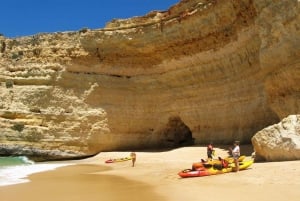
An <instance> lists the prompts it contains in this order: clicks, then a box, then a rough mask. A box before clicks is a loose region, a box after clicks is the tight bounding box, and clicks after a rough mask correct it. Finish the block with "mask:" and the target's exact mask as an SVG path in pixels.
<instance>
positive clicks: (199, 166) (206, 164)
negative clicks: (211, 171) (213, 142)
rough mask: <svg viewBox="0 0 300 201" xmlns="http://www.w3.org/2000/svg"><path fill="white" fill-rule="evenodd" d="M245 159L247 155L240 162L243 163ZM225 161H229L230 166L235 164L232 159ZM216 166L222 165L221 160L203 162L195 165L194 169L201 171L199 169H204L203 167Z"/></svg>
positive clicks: (240, 158)
mask: <svg viewBox="0 0 300 201" xmlns="http://www.w3.org/2000/svg"><path fill="white" fill-rule="evenodd" d="M245 158H246V156H245V155H242V156H240V157H239V162H242V161H243V160H244V159H245ZM224 160H225V161H227V163H229V164H230V163H233V162H234V160H233V158H232V157H227V158H224ZM214 164H221V160H220V159H214V160H210V161H204V160H202V162H196V163H193V165H192V169H199V168H202V167H210V166H212V165H214Z"/></svg>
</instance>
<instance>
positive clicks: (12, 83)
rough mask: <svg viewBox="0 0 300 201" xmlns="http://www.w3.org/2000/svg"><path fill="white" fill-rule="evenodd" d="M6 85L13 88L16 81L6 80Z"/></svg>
mask: <svg viewBox="0 0 300 201" xmlns="http://www.w3.org/2000/svg"><path fill="white" fill-rule="evenodd" d="M5 85H6V88H12V87H13V86H14V81H12V80H6V82H5Z"/></svg>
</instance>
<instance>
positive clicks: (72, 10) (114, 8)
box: [0, 0, 180, 38]
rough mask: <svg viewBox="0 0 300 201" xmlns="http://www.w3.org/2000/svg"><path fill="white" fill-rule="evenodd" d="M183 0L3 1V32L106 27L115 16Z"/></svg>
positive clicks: (7, 34)
mask: <svg viewBox="0 0 300 201" xmlns="http://www.w3.org/2000/svg"><path fill="white" fill-rule="evenodd" d="M179 1H180V0H84V1H83V0H2V1H1V11H0V34H3V35H4V36H5V37H9V38H14V37H20V36H29V35H34V34H37V33H51V32H63V31H78V30H80V29H82V28H90V29H97V28H103V27H104V26H105V24H106V23H107V22H109V21H111V20H112V19H116V18H117V19H120V18H121V19H124V18H130V17H134V16H143V15H145V14H147V13H148V12H150V11H152V10H159V11H163V10H167V9H168V8H169V7H170V6H172V5H174V4H176V3H178V2H179Z"/></svg>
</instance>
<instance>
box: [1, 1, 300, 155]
mask: <svg viewBox="0 0 300 201" xmlns="http://www.w3.org/2000/svg"><path fill="white" fill-rule="evenodd" d="M299 22H300V19H299V8H298V2H297V1H275V0H273V1H271V0H264V1H263V0H256V1H255V0H254V1H251V0H241V1H237V0H230V1H215V0H214V1H213V0H207V1H201V0H186V1H181V2H180V3H178V4H176V5H174V6H173V7H171V8H170V9H169V10H168V11H165V12H156V11H154V12H151V13H148V14H147V15H145V16H143V17H135V18H131V19H126V20H114V21H112V22H110V23H108V24H107V26H106V27H105V28H104V29H99V30H89V29H83V30H80V31H78V32H69V33H67V32H66V33H53V34H38V35H35V36H28V37H23V38H17V39H7V38H2V39H1V44H2V45H1V77H0V79H1V81H2V85H1V97H0V98H1V115H0V117H1V121H0V122H1V133H2V135H1V138H0V140H1V143H2V145H3V146H2V149H0V152H1V153H18V154H20V153H22V150H28V153H30V151H31V152H32V153H33V155H34V154H35V155H39V154H40V155H43V154H44V156H45V157H50V156H51V157H54V158H57V157H62V158H64V157H73V156H85V155H91V154H95V153H97V152H99V151H102V150H114V149H136V148H147V147H157V146H178V145H183V144H186V143H190V140H191V138H194V140H195V142H196V143H207V142H208V141H213V142H214V143H231V142H232V141H233V140H235V139H238V140H240V141H242V142H244V143H247V142H250V139H251V137H252V136H253V134H254V133H256V132H257V131H258V130H260V129H262V128H264V127H265V126H267V125H270V124H273V123H275V122H278V120H279V119H281V118H283V117H284V116H286V115H287V114H290V113H299V110H300V109H299V108H300V107H299V105H300V104H299V100H300V99H299V94H300V93H299V91H300V89H299V85H298V84H297V83H299V77H300V76H299V68H300V64H299V58H300V49H299V47H300V45H299V44H300V34H299V32H300V28H299V24H300V23H299ZM4 145H5V146H4ZM3 147H4V148H3ZM1 150H2V151H1ZM53 150H55V151H56V152H55V151H53ZM57 150H59V151H57ZM23 152H24V151H23Z"/></svg>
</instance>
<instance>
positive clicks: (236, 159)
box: [207, 141, 241, 172]
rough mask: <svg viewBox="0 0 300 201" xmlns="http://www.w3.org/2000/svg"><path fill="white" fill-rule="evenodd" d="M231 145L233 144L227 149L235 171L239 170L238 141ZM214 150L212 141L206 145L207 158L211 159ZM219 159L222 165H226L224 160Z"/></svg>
mask: <svg viewBox="0 0 300 201" xmlns="http://www.w3.org/2000/svg"><path fill="white" fill-rule="evenodd" d="M233 145H234V147H233V148H231V147H230V148H229V150H230V152H231V155H232V157H233V160H234V165H235V171H236V172H238V171H239V157H240V155H241V154H240V153H241V151H240V143H239V141H235V142H234V144H233ZM214 152H215V150H214V147H213V145H212V143H209V144H208V145H207V159H208V160H212V158H213V155H214ZM219 159H220V158H219ZM220 160H221V162H222V164H223V167H226V164H225V160H222V159H220Z"/></svg>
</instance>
